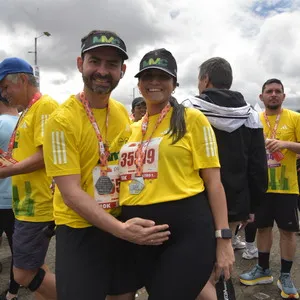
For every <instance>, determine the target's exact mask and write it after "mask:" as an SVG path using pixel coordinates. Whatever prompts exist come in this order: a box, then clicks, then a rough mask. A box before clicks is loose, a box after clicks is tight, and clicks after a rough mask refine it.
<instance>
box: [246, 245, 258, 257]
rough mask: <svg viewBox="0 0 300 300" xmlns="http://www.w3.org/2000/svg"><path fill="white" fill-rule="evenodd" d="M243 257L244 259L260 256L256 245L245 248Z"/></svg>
mask: <svg viewBox="0 0 300 300" xmlns="http://www.w3.org/2000/svg"><path fill="white" fill-rule="evenodd" d="M242 258H244V259H254V258H258V249H257V248H256V247H253V248H247V247H246V249H245V250H244V252H243V254H242Z"/></svg>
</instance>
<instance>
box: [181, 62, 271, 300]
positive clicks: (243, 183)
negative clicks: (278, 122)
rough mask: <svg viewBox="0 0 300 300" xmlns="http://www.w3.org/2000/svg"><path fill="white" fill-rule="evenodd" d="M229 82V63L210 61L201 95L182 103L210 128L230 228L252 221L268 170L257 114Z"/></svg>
mask: <svg viewBox="0 0 300 300" xmlns="http://www.w3.org/2000/svg"><path fill="white" fill-rule="evenodd" d="M232 80H233V76H232V69H231V66H230V64H229V62H228V61H226V60H225V59H224V58H221V57H213V58H210V59H208V60H206V61H205V62H203V63H202V64H201V66H200V70H199V76H198V89H199V95H200V96H192V97H189V98H188V99H186V100H185V101H183V104H184V105H185V106H187V107H194V108H196V109H198V110H200V111H202V112H203V113H204V115H205V116H206V117H207V118H208V120H209V122H210V124H211V125H212V127H213V130H214V132H215V135H216V139H217V143H218V150H219V158H220V163H221V179H222V183H223V186H224V189H225V194H226V199H227V208H228V220H229V222H230V223H231V225H232V226H231V228H232V229H233V228H234V227H235V226H236V224H238V223H239V222H242V221H247V220H249V219H250V216H251V219H252V220H253V219H254V213H255V211H256V210H257V207H258V206H259V204H260V199H261V195H262V194H263V193H265V191H266V190H267V186H268V168H267V160H266V150H265V141H264V135H263V128H262V125H261V122H260V119H259V115H258V113H257V112H256V111H255V110H254V109H253V108H252V107H251V105H250V104H248V103H247V102H246V101H245V99H244V97H243V95H242V94H241V93H239V92H236V91H232V90H230V88H231V84H232ZM203 292H204V293H205V289H204V290H203ZM199 299H200V298H199ZM201 299H209V298H208V297H206V298H203V297H202V298H201ZM211 299H213V298H211Z"/></svg>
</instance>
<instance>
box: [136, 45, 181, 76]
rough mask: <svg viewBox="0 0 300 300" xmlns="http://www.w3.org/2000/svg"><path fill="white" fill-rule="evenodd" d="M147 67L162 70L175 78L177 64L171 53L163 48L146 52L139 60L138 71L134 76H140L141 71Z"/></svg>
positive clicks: (147, 68)
mask: <svg viewBox="0 0 300 300" xmlns="http://www.w3.org/2000/svg"><path fill="white" fill-rule="evenodd" d="M149 69H158V70H162V71H164V72H166V73H168V74H170V75H171V76H173V77H175V78H177V64H176V60H175V58H174V57H173V55H172V53H171V52H169V51H168V50H166V49H165V48H161V49H156V50H153V51H150V52H148V53H147V54H145V56H144V57H143V58H142V60H141V62H140V71H139V72H138V73H137V74H136V75H135V76H134V77H140V76H141V73H142V72H144V71H145V70H149Z"/></svg>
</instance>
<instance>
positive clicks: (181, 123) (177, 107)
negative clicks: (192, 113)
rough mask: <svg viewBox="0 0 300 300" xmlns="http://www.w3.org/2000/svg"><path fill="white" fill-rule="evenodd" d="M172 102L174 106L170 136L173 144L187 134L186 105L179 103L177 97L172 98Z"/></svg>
mask: <svg viewBox="0 0 300 300" xmlns="http://www.w3.org/2000/svg"><path fill="white" fill-rule="evenodd" d="M170 104H171V106H172V107H173V112H172V116H171V121H170V129H169V131H168V133H170V137H172V145H174V144H176V143H177V142H178V141H179V140H180V139H181V138H183V137H184V135H185V134H186V124H185V107H184V106H183V105H182V104H179V103H178V102H177V100H176V98H174V97H172V96H171V98H170Z"/></svg>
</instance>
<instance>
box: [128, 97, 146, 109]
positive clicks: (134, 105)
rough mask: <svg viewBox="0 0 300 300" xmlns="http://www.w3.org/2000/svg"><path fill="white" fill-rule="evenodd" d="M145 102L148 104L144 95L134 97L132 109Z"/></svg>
mask: <svg viewBox="0 0 300 300" xmlns="http://www.w3.org/2000/svg"><path fill="white" fill-rule="evenodd" d="M141 103H144V104H145V105H146V102H145V99H144V98H143V97H137V98H134V99H133V101H132V104H131V109H134V108H135V107H136V106H137V105H139V104H141Z"/></svg>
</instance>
